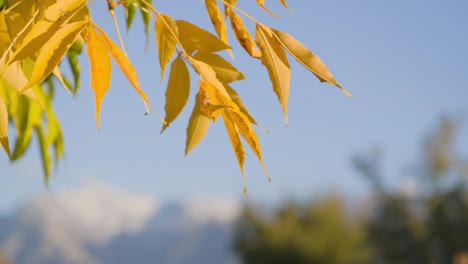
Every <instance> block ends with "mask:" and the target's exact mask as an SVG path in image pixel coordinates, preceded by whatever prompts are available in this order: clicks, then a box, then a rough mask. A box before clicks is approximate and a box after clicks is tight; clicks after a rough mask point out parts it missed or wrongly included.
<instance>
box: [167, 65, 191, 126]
mask: <svg viewBox="0 0 468 264" xmlns="http://www.w3.org/2000/svg"><path fill="white" fill-rule="evenodd" d="M189 92H190V75H189V71H188V69H187V66H186V65H185V62H184V60H183V59H182V58H181V57H180V56H179V57H177V58H176V59H175V60H174V61H173V62H172V65H171V73H170V75H169V81H168V83H167V90H166V105H165V106H164V109H165V111H166V117H165V118H164V120H165V121H166V124H164V125H163V127H162V129H161V133H162V132H163V131H164V130H165V129H166V128H167V127H168V126H169V124H170V123H172V121H174V120H175V119H176V118H177V117H178V116H179V114H180V113H181V112H182V110H183V109H184V107H185V105H186V104H187V101H188V97H189Z"/></svg>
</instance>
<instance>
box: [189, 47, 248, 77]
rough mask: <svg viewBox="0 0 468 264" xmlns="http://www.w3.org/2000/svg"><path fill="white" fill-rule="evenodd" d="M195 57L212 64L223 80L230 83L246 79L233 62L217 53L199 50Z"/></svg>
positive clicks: (217, 74) (217, 75)
mask: <svg viewBox="0 0 468 264" xmlns="http://www.w3.org/2000/svg"><path fill="white" fill-rule="evenodd" d="M193 58H194V59H196V60H198V61H202V62H204V63H206V64H208V65H210V66H211V68H212V69H213V70H214V71H215V72H216V77H217V78H218V79H219V80H220V81H221V82H225V83H230V82H233V81H239V80H243V79H245V75H244V74H243V73H242V72H239V71H238V70H237V69H236V68H235V67H234V66H232V64H231V63H229V62H228V61H226V60H225V59H224V58H223V57H221V56H219V55H217V54H214V53H205V52H197V53H196V54H195V55H194V56H193Z"/></svg>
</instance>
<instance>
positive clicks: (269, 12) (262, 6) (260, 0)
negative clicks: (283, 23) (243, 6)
mask: <svg viewBox="0 0 468 264" xmlns="http://www.w3.org/2000/svg"><path fill="white" fill-rule="evenodd" d="M256 1H257V4H258V5H259V6H260V7H261V8H263V10H265V11H266V12H267V13H268V14H270V15H272V16H274V17H275V18H278V16H277V15H276V14H275V13H273V12H271V11H270V9H268V8H267V7H266V6H265V0H256Z"/></svg>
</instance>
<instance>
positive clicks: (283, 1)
mask: <svg viewBox="0 0 468 264" xmlns="http://www.w3.org/2000/svg"><path fill="white" fill-rule="evenodd" d="M279 1H280V3H281V5H282V6H283V7H284V8H286V9H287V10H289V7H288V4H287V3H286V0H279Z"/></svg>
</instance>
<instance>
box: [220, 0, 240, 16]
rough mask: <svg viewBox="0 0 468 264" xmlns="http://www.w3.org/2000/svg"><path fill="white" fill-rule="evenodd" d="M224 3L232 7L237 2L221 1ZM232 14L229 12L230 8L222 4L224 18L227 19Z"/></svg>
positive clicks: (235, 0) (233, 0)
mask: <svg viewBox="0 0 468 264" xmlns="http://www.w3.org/2000/svg"><path fill="white" fill-rule="evenodd" d="M223 1H224V2H226V3H228V4H230V5H232V6H235V5H236V3H237V0H223ZM231 13H232V11H231V7H230V6H228V5H226V4H224V18H227V17H228V16H230V15H231Z"/></svg>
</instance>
